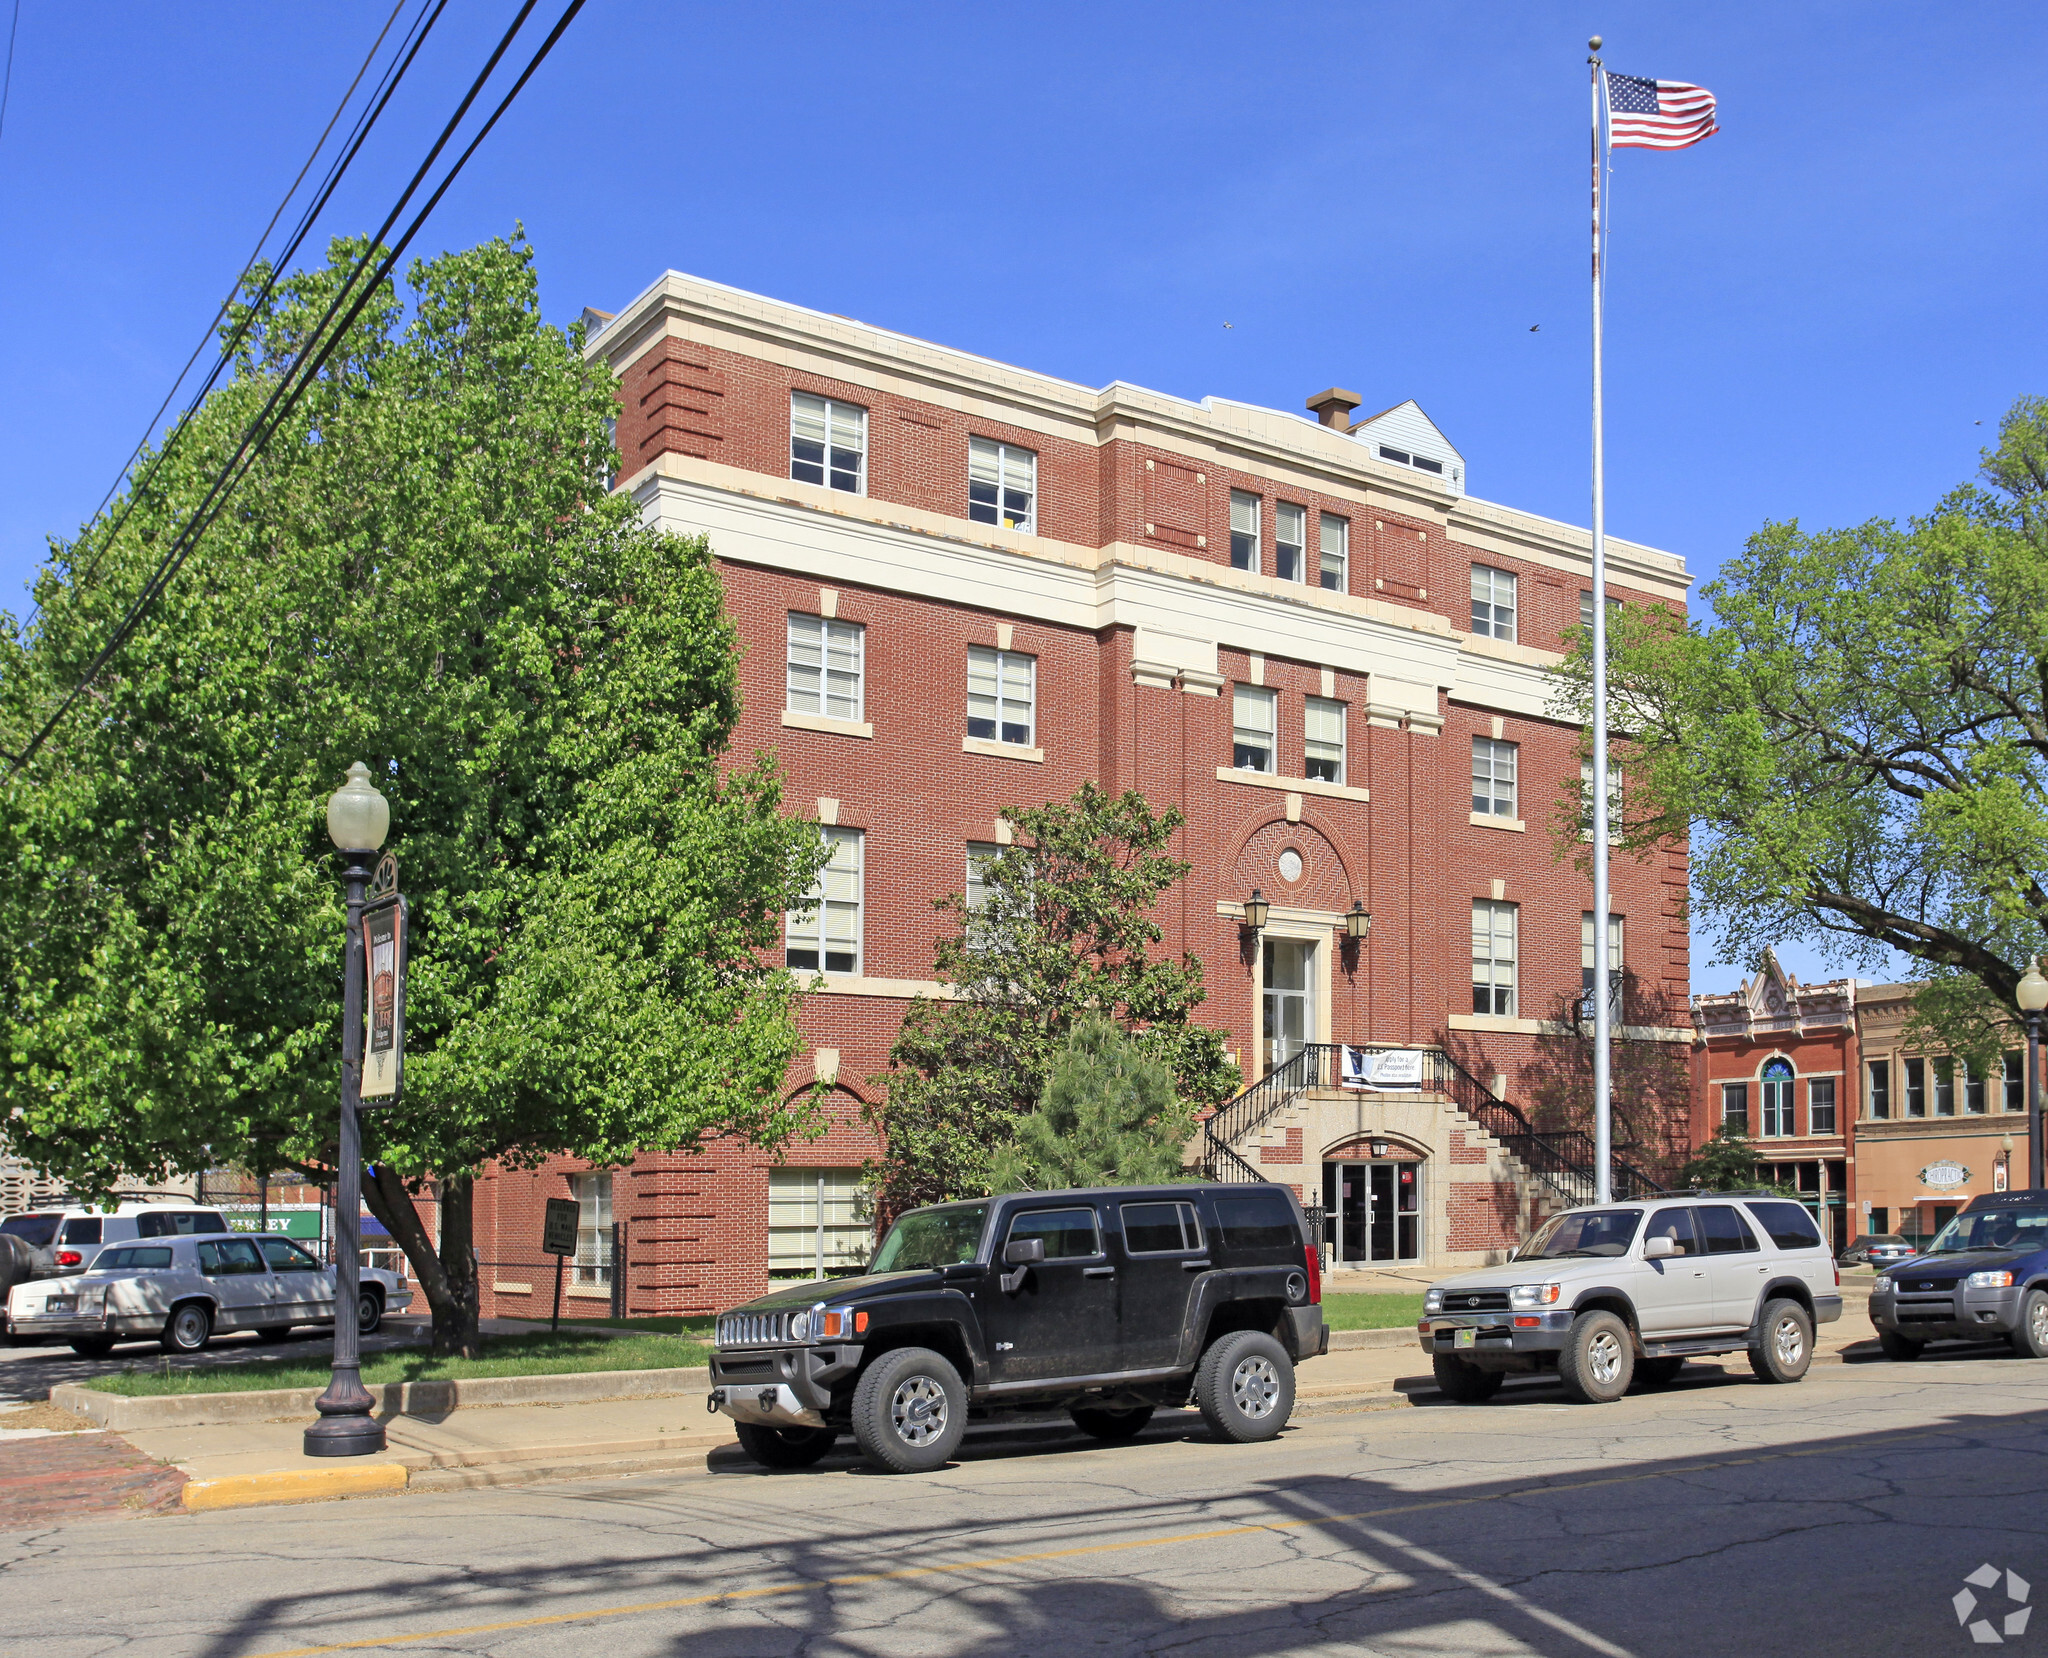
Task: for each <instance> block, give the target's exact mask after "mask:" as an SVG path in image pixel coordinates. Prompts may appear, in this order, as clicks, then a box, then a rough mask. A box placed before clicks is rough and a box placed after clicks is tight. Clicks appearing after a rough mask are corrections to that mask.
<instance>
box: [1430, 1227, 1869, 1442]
mask: <svg viewBox="0 0 2048 1658" xmlns="http://www.w3.org/2000/svg"><path fill="white" fill-rule="evenodd" d="M1422 1305H1423V1318H1422V1321H1421V1323H1420V1324H1419V1325H1418V1326H1417V1329H1418V1333H1419V1334H1420V1336H1421V1338H1422V1349H1423V1351H1424V1352H1426V1353H1428V1354H1429V1355H1430V1362H1431V1364H1432V1365H1433V1366H1434V1368H1435V1372H1436V1382H1437V1386H1438V1387H1439V1388H1441V1389H1442V1390H1443V1392H1444V1393H1445V1394H1446V1395H1447V1396H1448V1397H1449V1398H1452V1399H1455V1400H1458V1401H1460V1402H1461V1403H1475V1402H1477V1401H1479V1400H1482V1399H1490V1398H1491V1397H1492V1396H1493V1395H1494V1394H1495V1393H1496V1392H1498V1391H1499V1390H1500V1386H1501V1383H1502V1382H1503V1381H1504V1380H1505V1379H1506V1378H1507V1376H1508V1375H1509V1374H1510V1373H1511V1372H1514V1371H1538V1370H1554V1371H1556V1373H1557V1375H1558V1378H1559V1379H1560V1380H1561V1381H1562V1382H1563V1383H1564V1386H1565V1391H1566V1392H1567V1393H1568V1394H1570V1395H1571V1396H1572V1397H1573V1398H1574V1399H1577V1400H1579V1401H1580V1402H1582V1403H1587V1404H1600V1403H1605V1402H1607V1401H1609V1400H1614V1399H1619V1398H1620V1397H1621V1396H1622V1395H1623V1394H1624V1393H1626V1392H1627V1391H1628V1390H1629V1386H1630V1384H1631V1382H1634V1381H1637V1380H1640V1381H1642V1382H1643V1383H1644V1384H1645V1385H1646V1386H1650V1387H1662V1386H1666V1385H1668V1384H1669V1383H1671V1382H1672V1381H1674V1380H1675V1379H1676V1378H1677V1376H1678V1373H1679V1371H1680V1370H1681V1369H1682V1368H1683V1367H1684V1364H1685V1361H1686V1360H1687V1359H1689V1358H1694V1357H1703V1356H1705V1355H1708V1354H1712V1353H1733V1352H1743V1351H1746V1352H1747V1353H1748V1355H1749V1364H1750V1368H1751V1369H1752V1370H1754V1371H1755V1372H1756V1374H1757V1376H1758V1378H1759V1379H1760V1380H1762V1381H1766V1382H1796V1381H1798V1380H1799V1379H1800V1378H1801V1377H1802V1376H1804V1375H1805V1374H1806V1370H1807V1366H1808V1365H1810V1364H1811V1363H1812V1362H1813V1330H1814V1326H1815V1325H1816V1324H1825V1323H1828V1322H1829V1321H1831V1320H1833V1319H1837V1318H1840V1317H1841V1316H1842V1296H1841V1274H1840V1272H1839V1271H1838V1270H1837V1269H1836V1267H1835V1265H1834V1262H1833V1261H1832V1260H1831V1259H1830V1258H1829V1255H1828V1251H1827V1247H1826V1245H1825V1244H1823V1243H1822V1242H1821V1236H1820V1233H1819V1231H1818V1230H1816V1228H1815V1227H1814V1224H1813V1217H1812V1216H1811V1215H1809V1214H1808V1213H1807V1212H1806V1210H1805V1209H1804V1208H1803V1207H1801V1206H1800V1205H1799V1204H1797V1203H1792V1202H1789V1201H1787V1200H1785V1199H1782V1198H1766V1197H1750V1196H1744V1195H1741V1194H1736V1193H1725V1194H1723V1193H1716V1194H1714V1195H1712V1196H1683V1197H1681V1196H1675V1195H1674V1196H1671V1197H1667V1198H1657V1199H1652V1200H1648V1201H1645V1202H1640V1203H1615V1204H1608V1205H1606V1206H1604V1207H1593V1208H1586V1209H1568V1210H1566V1211H1565V1212H1564V1213H1563V1214H1561V1215H1554V1216H1552V1217H1551V1218H1550V1219H1549V1220H1548V1221H1545V1222H1544V1223H1543V1225H1542V1226H1540V1227H1538V1228H1537V1230H1536V1232H1535V1233H1534V1235H1533V1236H1531V1237H1530V1239H1529V1240H1528V1242H1526V1243H1524V1244H1523V1245H1522V1246H1521V1248H1519V1249H1517V1250H1516V1251H1515V1253H1514V1255H1513V1256H1512V1257H1510V1258H1509V1260H1508V1261H1507V1262H1506V1263H1505V1264H1504V1265H1501V1266H1497V1267H1488V1268H1486V1269H1485V1270H1483V1271H1480V1272H1468V1273H1465V1274H1463V1275H1462V1276H1460V1277H1457V1278H1450V1279H1446V1280H1445V1281H1444V1282H1443V1283H1441V1284H1436V1285H1432V1286H1431V1287H1430V1289H1429V1290H1428V1292H1427V1293H1426V1294H1425V1295H1424V1297H1423V1303H1422Z"/></svg>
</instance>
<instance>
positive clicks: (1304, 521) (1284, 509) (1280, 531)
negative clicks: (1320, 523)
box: [1273, 501, 1308, 581]
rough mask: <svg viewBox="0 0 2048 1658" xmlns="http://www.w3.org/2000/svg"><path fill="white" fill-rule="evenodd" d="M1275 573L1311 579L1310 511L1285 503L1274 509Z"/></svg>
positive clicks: (1297, 578) (1292, 578)
mask: <svg viewBox="0 0 2048 1658" xmlns="http://www.w3.org/2000/svg"><path fill="white" fill-rule="evenodd" d="M1273 574H1274V575H1276V576H1278V577H1279V578H1280V579H1281V580H1282V581H1307V580H1308V508H1306V507H1297V506H1295V505H1294V504H1293V503H1292V502H1290V501H1282V502H1280V503H1279V504H1278V505H1277V506H1275V507H1274V508H1273Z"/></svg>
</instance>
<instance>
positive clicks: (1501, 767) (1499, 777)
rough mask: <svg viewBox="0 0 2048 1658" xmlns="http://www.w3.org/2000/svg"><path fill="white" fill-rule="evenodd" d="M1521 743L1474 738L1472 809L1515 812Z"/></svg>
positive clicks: (1503, 813) (1489, 813)
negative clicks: (1516, 776)
mask: <svg viewBox="0 0 2048 1658" xmlns="http://www.w3.org/2000/svg"><path fill="white" fill-rule="evenodd" d="M1521 746H1522V745H1521V744H1519V743H1504V742H1501V741H1500V740H1499V739H1498V738H1494V737H1474V738H1473V739H1472V810H1473V811H1475V812H1479V813H1481V814H1483V815H1485V816H1487V817H1507V818H1511V817H1513V816H1514V815H1515V760H1516V756H1517V754H1518V752H1519V750H1520V749H1521Z"/></svg>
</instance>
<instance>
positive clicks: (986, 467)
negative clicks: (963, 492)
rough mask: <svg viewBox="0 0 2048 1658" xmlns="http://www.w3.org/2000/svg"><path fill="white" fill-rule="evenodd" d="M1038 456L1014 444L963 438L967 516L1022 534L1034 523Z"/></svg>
mask: <svg viewBox="0 0 2048 1658" xmlns="http://www.w3.org/2000/svg"><path fill="white" fill-rule="evenodd" d="M1037 501H1038V457H1037V456H1036V455H1034V454H1032V452H1031V451H1030V450H1029V449H1019V448H1018V447H1017V446H1016V445H1015V444H1011V443H996V442H993V441H992V440H990V439H988V438H969V439H968V440H967V516H968V517H969V518H971V519H973V520H974V521H975V522H976V523H977V524H1000V525H1002V527H1003V528H1004V529H1006V530H1022V531H1023V532H1024V533H1025V534H1026V535H1029V534H1031V533H1032V531H1033V530H1034V529H1035V528H1036V526H1037V519H1036V518H1035V517H1034V516H1033V510H1034V508H1035V506H1036V504H1037Z"/></svg>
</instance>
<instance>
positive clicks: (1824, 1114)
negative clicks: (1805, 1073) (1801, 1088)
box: [1806, 1077, 1835, 1134]
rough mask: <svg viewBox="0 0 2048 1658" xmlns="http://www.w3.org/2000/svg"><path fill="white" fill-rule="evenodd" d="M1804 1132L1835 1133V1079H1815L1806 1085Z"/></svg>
mask: <svg viewBox="0 0 2048 1658" xmlns="http://www.w3.org/2000/svg"><path fill="white" fill-rule="evenodd" d="M1806 1132H1807V1133H1809V1134H1832V1133H1834V1132H1835V1079H1834V1078H1833V1077H1815V1078H1813V1079H1812V1080H1811V1081H1810V1082H1808V1083H1807V1085H1806Z"/></svg>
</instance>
